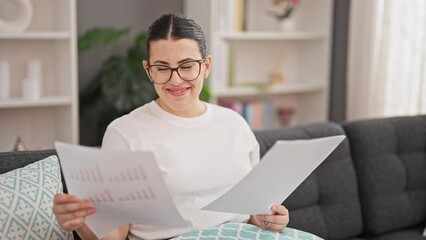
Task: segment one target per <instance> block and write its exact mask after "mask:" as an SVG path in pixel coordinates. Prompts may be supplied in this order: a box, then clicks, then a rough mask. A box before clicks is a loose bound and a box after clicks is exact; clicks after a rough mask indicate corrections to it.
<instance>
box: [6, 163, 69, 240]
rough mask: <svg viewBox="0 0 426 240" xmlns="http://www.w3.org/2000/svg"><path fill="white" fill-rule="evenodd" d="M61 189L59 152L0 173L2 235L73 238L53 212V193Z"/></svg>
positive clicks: (34, 237) (7, 236) (12, 236)
mask: <svg viewBox="0 0 426 240" xmlns="http://www.w3.org/2000/svg"><path fill="white" fill-rule="evenodd" d="M59 192H62V183H61V174H60V171H59V163H58V158H57V157H56V156H50V157H48V158H45V159H43V160H40V161H38V162H35V163H32V164H30V165H27V166H25V167H23V168H19V169H15V170H13V171H10V172H7V173H4V174H2V175H0V239H31V240H35V239H55V240H60V239H61V240H62V239H66V240H68V239H73V237H72V234H71V233H70V232H66V231H64V230H62V229H61V227H59V225H58V222H57V221H56V219H55V215H54V214H53V212H52V206H53V196H54V195H55V194H56V193H59Z"/></svg>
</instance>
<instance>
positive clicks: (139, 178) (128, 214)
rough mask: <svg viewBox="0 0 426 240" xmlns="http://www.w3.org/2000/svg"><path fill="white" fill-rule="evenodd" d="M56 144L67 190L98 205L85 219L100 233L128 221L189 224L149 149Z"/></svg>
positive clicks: (105, 232) (170, 224)
mask: <svg viewBox="0 0 426 240" xmlns="http://www.w3.org/2000/svg"><path fill="white" fill-rule="evenodd" d="M55 147H56V150H57V152H58V155H59V159H60V162H61V166H62V171H63V174H64V178H65V181H66V184H67V188H68V192H69V193H71V194H74V195H76V196H77V197H79V198H81V199H88V200H90V201H91V202H92V203H93V204H94V205H95V206H96V213H94V214H93V215H91V216H89V217H88V218H86V223H87V224H88V226H89V227H90V228H91V229H92V230H93V232H94V233H95V234H96V235H97V236H98V237H103V236H105V235H106V234H108V233H109V232H111V231H112V230H114V229H115V228H117V227H118V226H121V225H123V224H126V223H134V224H145V225H156V226H167V227H187V224H186V222H185V221H184V220H183V218H182V217H181V215H180V214H179V212H178V210H177V209H176V206H175V204H174V202H173V200H172V197H171V195H170V193H169V191H168V189H167V186H166V184H165V182H164V180H163V178H162V175H161V172H160V170H159V168H158V165H157V163H156V161H155V158H154V155H153V154H152V153H151V152H130V151H129V152H127V151H109V150H100V149H97V148H91V147H83V146H76V145H70V144H65V143H60V142H56V143H55Z"/></svg>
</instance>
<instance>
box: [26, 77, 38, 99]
mask: <svg viewBox="0 0 426 240" xmlns="http://www.w3.org/2000/svg"><path fill="white" fill-rule="evenodd" d="M22 97H23V98H24V99H27V100H37V99H39V98H40V81H39V79H35V78H27V79H25V80H24V81H22Z"/></svg>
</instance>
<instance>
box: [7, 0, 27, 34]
mask: <svg viewBox="0 0 426 240" xmlns="http://www.w3.org/2000/svg"><path fill="white" fill-rule="evenodd" d="M0 5H1V6H0V7H1V8H3V9H6V11H5V12H7V13H8V18H9V19H4V18H2V16H1V15H0V32H1V31H5V32H23V31H25V30H26V29H27V28H28V27H29V26H30V24H31V21H32V18H33V5H32V2H31V1H30V0H12V1H6V2H3V3H2V1H0ZM13 5H15V6H13ZM8 10H11V11H10V12H9V11H8ZM13 10H15V11H13Z"/></svg>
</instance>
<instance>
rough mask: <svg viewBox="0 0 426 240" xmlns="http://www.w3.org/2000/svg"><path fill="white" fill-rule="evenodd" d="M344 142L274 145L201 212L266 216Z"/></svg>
mask: <svg viewBox="0 0 426 240" xmlns="http://www.w3.org/2000/svg"><path fill="white" fill-rule="evenodd" d="M344 138H345V136H343V135H339V136H332V137H325V138H316V139H310V140H291V141H287V140H279V141H277V142H276V143H275V144H274V146H272V147H271V148H270V149H269V151H268V152H266V154H265V155H264V156H263V158H262V160H261V161H260V163H259V164H258V165H257V166H256V167H255V168H254V169H253V170H252V171H251V172H250V173H249V174H248V175H246V176H245V177H244V178H243V179H242V180H241V181H240V182H239V183H238V184H236V185H235V186H234V187H233V188H232V189H230V190H229V191H228V192H226V193H225V194H224V195H222V196H221V197H219V198H218V199H217V200H215V201H213V202H211V203H210V204H208V205H207V206H205V207H204V208H203V209H204V210H210V211H218V212H228V213H241V214H250V215H255V214H262V213H264V214H270V213H271V206H272V205H274V204H280V203H282V202H283V201H284V200H285V199H286V198H287V197H288V196H289V195H290V194H291V193H292V192H293V191H294V190H295V189H296V188H297V187H298V186H299V185H300V184H301V183H302V182H303V181H304V180H305V179H306V178H307V177H308V176H309V175H310V174H311V173H312V172H313V171H314V170H315V168H317V167H318V166H319V165H320V164H321V162H323V161H324V160H325V159H326V158H327V156H328V155H330V153H331V152H332V151H333V150H334V149H335V148H336V147H337V146H338V145H339V144H340V143H341V142H342V141H343V139H344Z"/></svg>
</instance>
